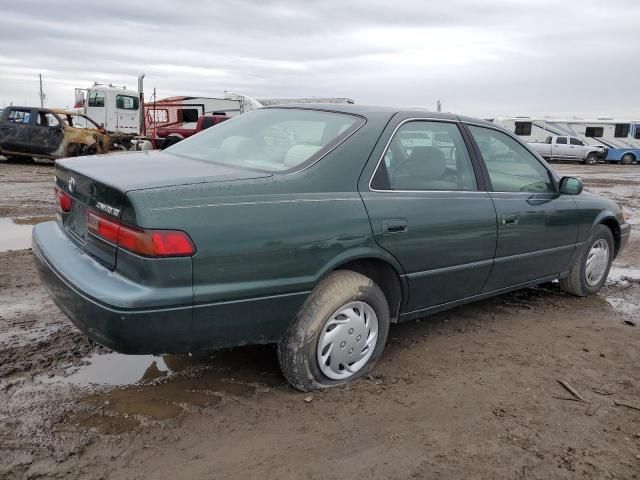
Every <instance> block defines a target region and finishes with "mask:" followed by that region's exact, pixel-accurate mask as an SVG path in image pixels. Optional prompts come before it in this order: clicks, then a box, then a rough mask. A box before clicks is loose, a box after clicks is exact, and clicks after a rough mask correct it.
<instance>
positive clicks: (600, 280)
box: [560, 225, 614, 297]
mask: <svg viewBox="0 0 640 480" xmlns="http://www.w3.org/2000/svg"><path fill="white" fill-rule="evenodd" d="M585 245H586V246H585V248H584V250H583V251H582V253H581V254H580V256H578V257H577V258H576V259H575V260H574V262H573V265H572V266H571V269H570V270H569V275H567V277H566V278H563V279H561V280H560V288H562V289H563V290H564V291H565V292H568V293H571V294H573V295H576V296H578V297H586V296H588V295H593V294H594V293H597V292H598V291H599V290H600V289H601V288H602V285H604V282H605V281H606V279H607V276H608V275H609V269H610V268H611V262H613V255H614V250H613V248H614V246H613V234H612V233H611V230H610V229H609V228H608V227H606V226H604V225H598V226H596V227H595V228H594V229H593V231H592V232H591V235H590V236H589V240H588V241H587V242H586V243H585Z"/></svg>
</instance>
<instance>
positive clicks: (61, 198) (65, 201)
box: [56, 188, 73, 212]
mask: <svg viewBox="0 0 640 480" xmlns="http://www.w3.org/2000/svg"><path fill="white" fill-rule="evenodd" d="M56 197H57V198H58V206H59V207H60V210H62V211H63V212H70V211H71V206H72V205H73V198H72V197H71V195H69V194H68V193H65V192H63V191H62V190H60V189H59V188H56Z"/></svg>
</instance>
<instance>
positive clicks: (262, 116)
mask: <svg viewBox="0 0 640 480" xmlns="http://www.w3.org/2000/svg"><path fill="white" fill-rule="evenodd" d="M363 123H364V120H363V119H362V118H360V117H356V116H353V115H347V114H342V113H332V112H323V111H317V110H304V109H295V108H280V109H278V108H266V109H260V110H255V111H253V112H249V113H245V114H242V115H240V116H238V117H235V118H233V119H231V120H228V121H226V122H224V123H221V124H219V125H216V126H215V127H213V128H209V129H207V130H205V131H203V132H201V133H199V134H197V135H194V136H192V137H190V138H187V139H185V140H183V141H182V142H179V143H177V144H176V145H174V146H172V147H169V148H167V149H166V150H165V151H166V152H170V153H172V154H174V155H179V156H183V157H188V158H193V159H196V160H204V161H208V162H214V163H222V164H225V165H232V166H235V167H240V168H250V169H255V170H263V171H269V172H280V171H285V170H292V169H295V168H297V167H300V166H302V165H303V164H305V163H310V162H312V161H313V160H314V159H316V158H319V157H320V156H322V155H323V154H324V153H325V152H326V151H328V150H329V149H331V148H332V147H333V146H335V145H337V144H338V143H340V142H341V141H342V140H343V139H344V138H346V137H347V136H348V135H349V134H351V133H352V132H353V131H354V130H355V129H357V128H358V127H359V126H360V125H362V124H363Z"/></svg>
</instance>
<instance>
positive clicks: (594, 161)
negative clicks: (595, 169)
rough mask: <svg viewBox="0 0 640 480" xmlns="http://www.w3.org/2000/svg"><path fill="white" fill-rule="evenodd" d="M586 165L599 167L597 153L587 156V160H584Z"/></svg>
mask: <svg viewBox="0 0 640 480" xmlns="http://www.w3.org/2000/svg"><path fill="white" fill-rule="evenodd" d="M584 163H585V165H597V164H598V156H597V155H596V154H595V153H590V154H589V155H587V158H585V159H584Z"/></svg>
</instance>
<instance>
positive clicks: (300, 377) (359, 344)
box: [278, 270, 389, 392]
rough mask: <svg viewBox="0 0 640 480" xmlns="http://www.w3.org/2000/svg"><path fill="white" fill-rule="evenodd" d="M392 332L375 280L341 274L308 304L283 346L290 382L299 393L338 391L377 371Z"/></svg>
mask: <svg viewBox="0 0 640 480" xmlns="http://www.w3.org/2000/svg"><path fill="white" fill-rule="evenodd" d="M388 333H389V304H388V303H387V299H386V298H385V296H384V293H383V292H382V290H381V289H380V287H379V286H378V285H376V284H375V282H373V281H372V280H371V279H370V278H369V277H366V276H364V275H361V274H360V273H356V272H353V271H350V270H336V271H335V272H332V273H331V274H329V275H328V276H327V277H326V278H324V279H323V280H322V281H321V282H320V283H319V284H318V285H317V286H316V287H315V288H314V289H313V291H312V292H311V294H310V295H309V297H308V298H307V299H306V301H305V302H304V304H303V305H302V307H301V309H300V311H299V312H298V315H297V316H296V318H295V320H294V322H293V323H292V324H291V326H290V327H289V330H288V331H287V333H286V334H285V336H284V338H283V339H282V341H281V342H280V343H279V344H278V359H279V361H280V368H281V369H282V373H283V375H284V376H285V378H286V379H287V380H288V381H289V383H290V384H291V385H293V386H294V387H295V388H297V389H298V390H302V391H304V392H308V391H310V390H315V389H320V388H327V387H333V386H336V385H340V384H342V383H346V382H349V381H351V380H355V379H356V378H360V377H362V376H363V375H366V374H367V373H369V372H370V371H371V369H372V368H373V366H374V365H375V363H376V361H377V360H378V358H379V357H380V355H381V354H382V350H383V349H384V346H385V343H386V341H387V335H388Z"/></svg>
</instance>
